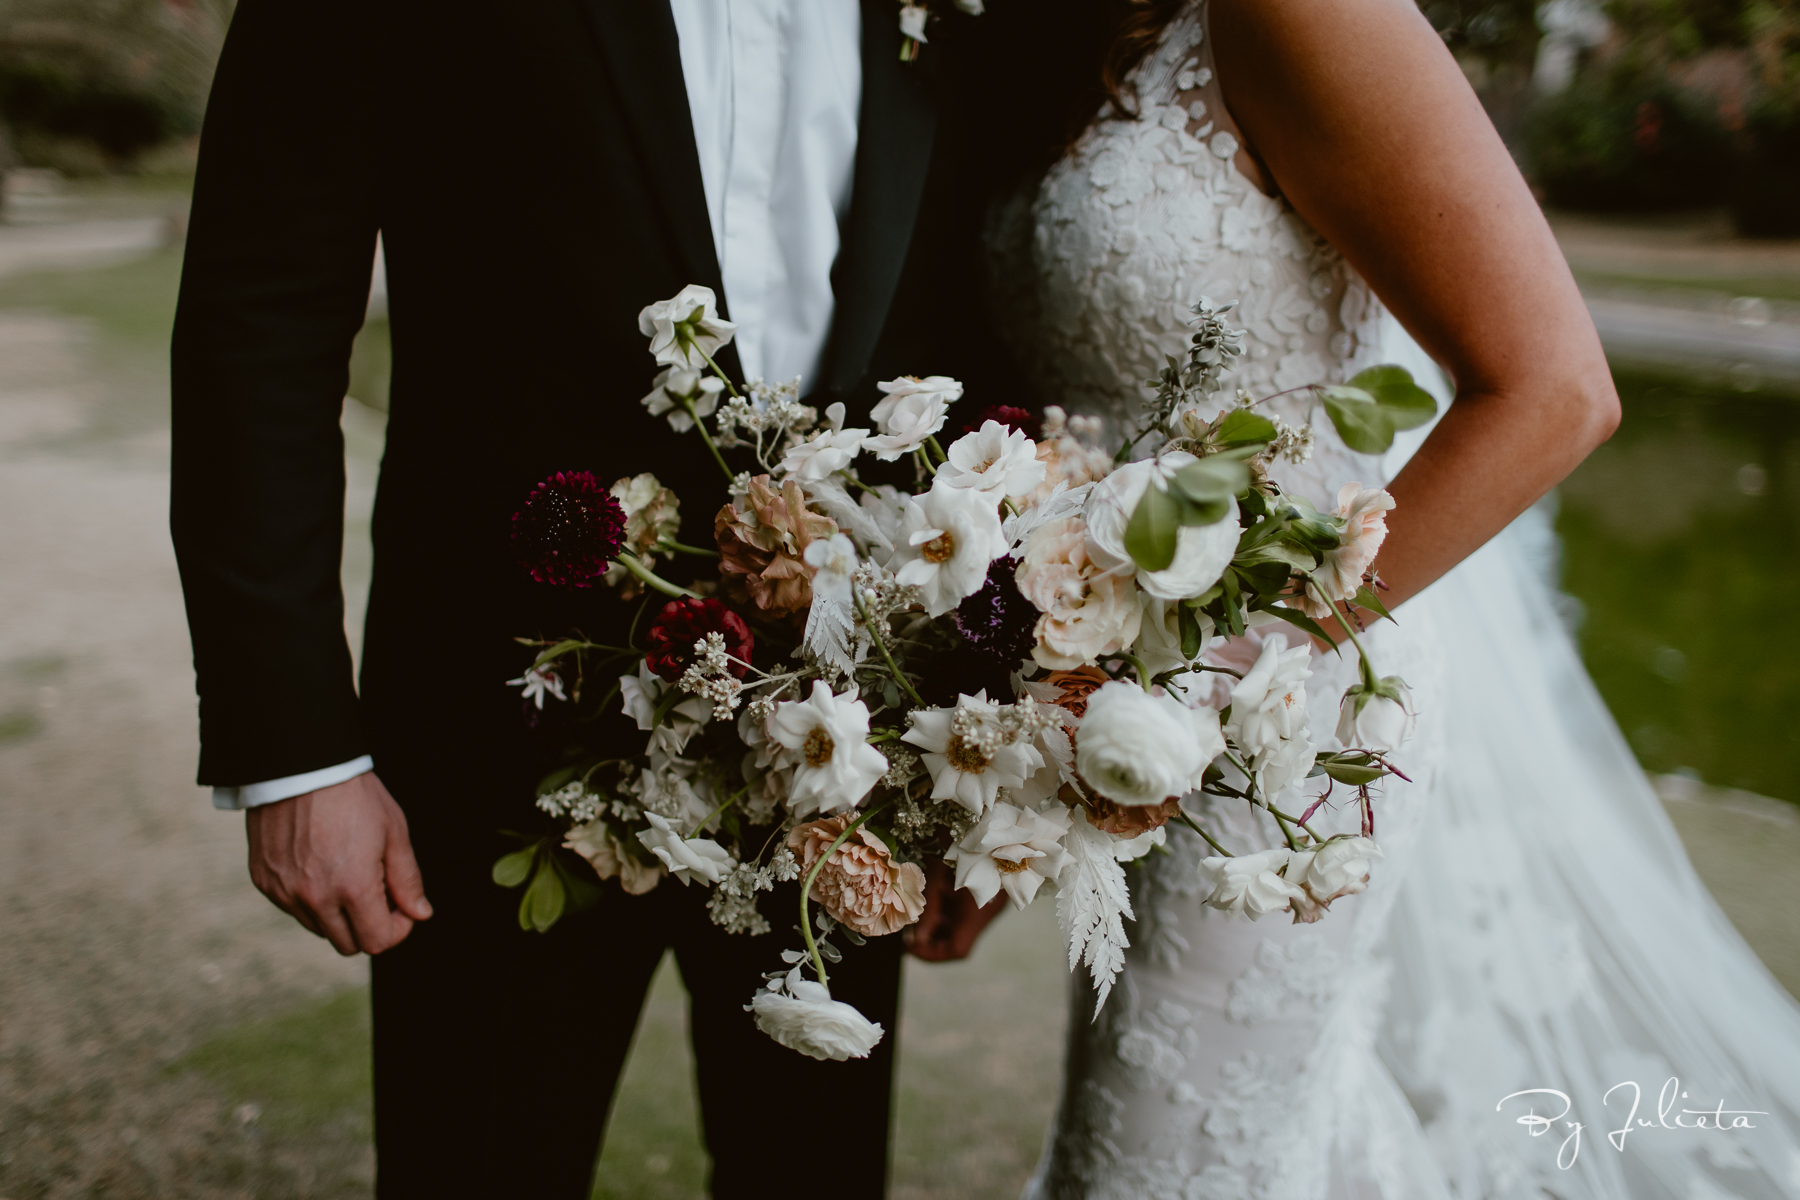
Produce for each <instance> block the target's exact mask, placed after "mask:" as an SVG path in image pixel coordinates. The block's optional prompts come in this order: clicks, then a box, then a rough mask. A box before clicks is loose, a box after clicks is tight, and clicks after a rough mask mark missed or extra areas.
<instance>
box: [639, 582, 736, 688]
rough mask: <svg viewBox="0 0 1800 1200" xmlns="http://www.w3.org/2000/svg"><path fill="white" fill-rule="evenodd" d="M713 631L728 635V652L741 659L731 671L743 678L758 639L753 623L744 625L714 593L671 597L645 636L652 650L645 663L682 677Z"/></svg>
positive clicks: (672, 676) (662, 672)
mask: <svg viewBox="0 0 1800 1200" xmlns="http://www.w3.org/2000/svg"><path fill="white" fill-rule="evenodd" d="M709 633H717V634H721V635H723V636H724V638H725V653H727V654H729V655H731V656H732V657H733V658H735V659H738V660H740V661H738V662H734V663H732V664H731V673H732V674H733V675H736V676H737V677H738V678H739V679H742V678H743V677H744V673H745V672H747V671H748V670H749V669H750V668H749V667H747V666H745V665H744V664H745V663H748V662H749V661H750V651H751V650H753V649H754V648H755V647H756V639H755V638H753V637H752V636H750V626H748V625H746V624H744V618H742V617H740V616H738V615H737V614H736V613H734V612H732V611H731V610H730V609H729V608H726V607H725V606H724V605H723V604H721V603H720V602H719V601H717V600H715V599H713V598H712V597H711V596H707V597H705V598H704V599H698V598H694V597H688V598H685V599H681V600H671V601H669V602H668V603H667V604H665V605H663V610H662V611H661V612H660V613H658V614H656V620H654V621H652V622H651V623H650V632H649V633H648V634H646V635H645V640H646V641H648V642H649V643H650V650H649V653H647V654H645V655H644V662H645V663H646V664H648V665H649V667H650V669H651V670H652V671H654V672H656V673H657V674H658V675H661V676H662V677H663V678H664V679H667V680H670V681H671V682H673V681H674V680H677V679H680V678H681V675H682V672H684V671H686V670H687V669H688V665H689V664H690V663H692V662H693V661H694V643H695V642H698V641H701V640H703V639H704V638H705V637H706V635H707V634H709Z"/></svg>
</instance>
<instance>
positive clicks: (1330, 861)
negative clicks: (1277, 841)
mask: <svg viewBox="0 0 1800 1200" xmlns="http://www.w3.org/2000/svg"><path fill="white" fill-rule="evenodd" d="M1380 857H1381V848H1380V847H1378V846H1377V845H1376V844H1375V843H1374V842H1372V841H1370V840H1369V839H1368V838H1366V837H1345V838H1333V839H1331V840H1330V841H1329V842H1326V843H1325V844H1324V845H1323V846H1320V847H1319V848H1318V849H1316V850H1301V851H1298V852H1297V853H1295V854H1294V855H1293V856H1292V857H1291V858H1290V859H1289V861H1288V865H1287V869H1286V870H1285V871H1283V872H1282V877H1283V878H1284V879H1286V880H1287V881H1288V882H1289V883H1292V884H1295V885H1297V886H1298V887H1300V888H1302V889H1304V890H1305V892H1306V895H1307V899H1308V901H1310V904H1305V903H1302V902H1300V901H1298V900H1296V901H1295V904H1294V911H1295V912H1296V913H1298V914H1300V918H1301V920H1303V921H1304V920H1313V921H1316V920H1318V919H1319V916H1320V915H1321V914H1322V913H1323V911H1324V910H1325V909H1327V908H1329V907H1331V902H1332V901H1333V900H1336V899H1337V898H1338V897H1340V896H1354V895H1356V894H1357V893H1358V892H1360V891H1362V890H1363V889H1365V888H1367V887H1368V886H1369V870H1370V868H1371V867H1372V865H1373V860H1375V859H1377V858H1380ZM1309 908H1310V909H1311V911H1306V910H1308V909H1309Z"/></svg>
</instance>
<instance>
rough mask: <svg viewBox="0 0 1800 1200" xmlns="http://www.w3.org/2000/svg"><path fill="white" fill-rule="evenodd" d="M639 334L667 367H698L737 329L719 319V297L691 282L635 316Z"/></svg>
mask: <svg viewBox="0 0 1800 1200" xmlns="http://www.w3.org/2000/svg"><path fill="white" fill-rule="evenodd" d="M638 332H640V333H642V334H643V335H644V336H645V337H647V338H649V339H650V353H651V354H653V355H655V356H656V361H657V362H659V363H662V364H663V365H664V366H670V367H676V366H680V367H693V368H699V367H702V366H705V365H706V357H707V356H711V355H714V354H717V353H718V352H719V349H720V347H722V346H724V345H725V344H726V343H727V342H729V341H731V339H732V337H733V336H734V335H735V334H736V333H737V326H736V325H734V324H732V323H731V322H730V321H727V320H725V319H724V318H723V317H721V316H719V303H718V297H717V296H715V295H713V290H712V289H711V288H709V287H701V286H699V285H698V284H692V283H690V284H689V285H688V286H686V287H684V288H682V289H681V290H680V291H679V292H677V293H675V295H674V296H673V297H672V298H670V299H668V300H659V301H657V302H656V303H655V304H652V305H649V306H647V307H646V308H645V309H644V310H643V311H642V312H640V313H638Z"/></svg>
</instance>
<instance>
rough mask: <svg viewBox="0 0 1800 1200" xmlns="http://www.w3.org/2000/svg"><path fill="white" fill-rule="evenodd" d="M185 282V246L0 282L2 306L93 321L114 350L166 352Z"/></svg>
mask: <svg viewBox="0 0 1800 1200" xmlns="http://www.w3.org/2000/svg"><path fill="white" fill-rule="evenodd" d="M180 282H181V248H180V247H179V246H172V247H168V248H165V249H162V250H156V251H152V252H151V253H149V254H146V255H145V256H144V257H142V258H136V259H132V260H131V261H130V262H126V263H120V264H117V265H115V266H109V267H95V268H92V269H90V270H84V271H41V272H33V273H30V274H25V275H19V276H15V277H14V278H11V279H6V280H0V308H14V309H18V308H36V309H49V310H51V311H53V312H56V313H60V314H62V315H64V316H70V317H80V318H84V319H86V320H88V321H91V322H93V324H94V326H95V328H96V330H97V332H98V333H99V334H100V335H101V341H102V343H103V344H104V345H106V346H108V348H114V349H119V350H123V351H127V352H133V351H135V352H137V353H145V352H153V353H157V354H166V352H167V351H168V347H169V331H170V330H171V329H172V328H173V327H174V323H175V294H176V291H177V289H178V287H179V285H180Z"/></svg>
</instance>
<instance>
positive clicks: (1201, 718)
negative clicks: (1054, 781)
mask: <svg viewBox="0 0 1800 1200" xmlns="http://www.w3.org/2000/svg"><path fill="white" fill-rule="evenodd" d="M1224 749H1225V739H1224V737H1223V735H1222V734H1221V733H1220V732H1219V714H1218V713H1216V712H1214V711H1213V710H1212V709H1210V708H1188V707H1186V706H1185V705H1183V704H1182V703H1181V702H1180V701H1179V700H1176V699H1175V698H1173V697H1172V696H1168V695H1154V696H1153V695H1151V694H1150V693H1148V692H1146V691H1144V690H1143V689H1142V688H1141V687H1138V686H1137V685H1136V684H1132V683H1125V682H1123V681H1120V680H1114V681H1113V682H1111V683H1107V684H1103V685H1101V687H1100V688H1099V690H1097V691H1095V692H1094V693H1093V694H1092V695H1090V696H1089V697H1088V702H1087V715H1086V716H1084V717H1082V719H1081V731H1080V732H1079V733H1078V734H1076V737H1075V769H1076V770H1078V771H1080V772H1081V777H1082V778H1083V779H1085V780H1087V782H1088V784H1089V785H1090V786H1092V787H1093V789H1094V790H1095V791H1097V792H1099V793H1100V794H1101V795H1102V796H1105V797H1106V798H1107V799H1108V800H1112V801H1114V802H1116V803H1118V804H1161V803H1162V802H1163V801H1164V800H1167V799H1169V798H1170V797H1171V796H1182V795H1186V794H1187V793H1188V792H1190V791H1192V790H1194V789H1195V788H1197V787H1199V786H1200V783H1201V778H1202V776H1203V775H1204V774H1205V773H1206V767H1207V764H1208V763H1210V762H1212V760H1213V759H1214V758H1215V757H1217V756H1218V755H1219V754H1220V753H1222V752H1223V751H1224Z"/></svg>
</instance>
